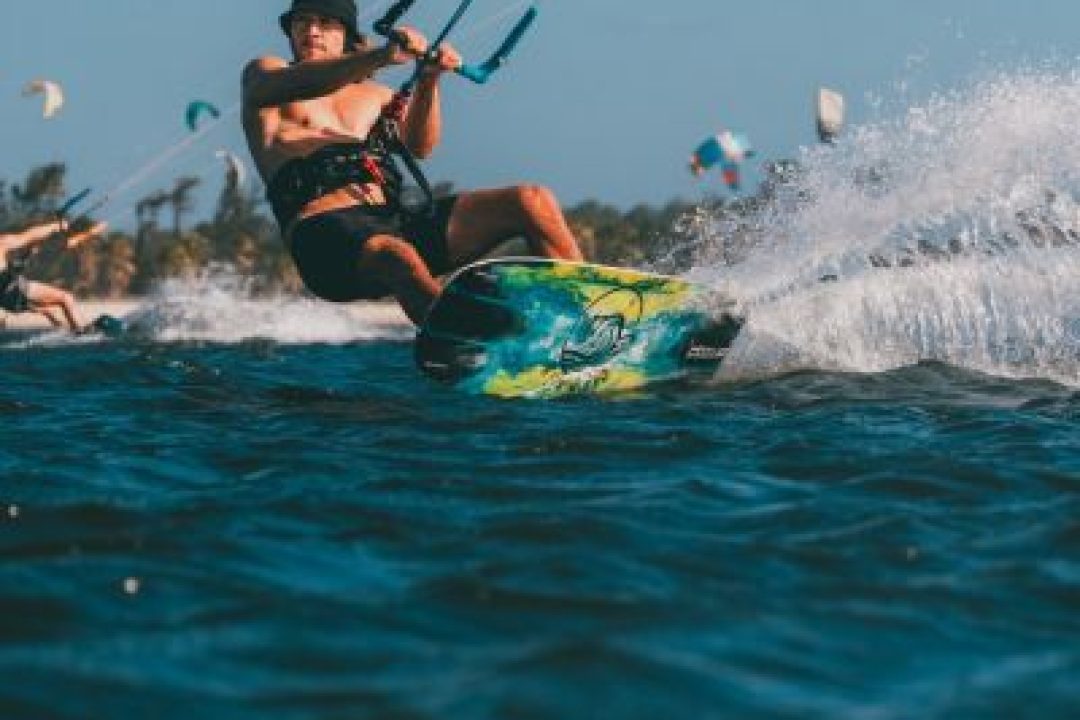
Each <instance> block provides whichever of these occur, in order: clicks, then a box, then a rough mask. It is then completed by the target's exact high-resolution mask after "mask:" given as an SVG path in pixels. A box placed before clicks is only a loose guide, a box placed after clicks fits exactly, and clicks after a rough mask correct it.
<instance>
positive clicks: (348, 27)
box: [280, 0, 363, 45]
mask: <svg viewBox="0 0 1080 720" xmlns="http://www.w3.org/2000/svg"><path fill="white" fill-rule="evenodd" d="M300 12H310V13H314V14H316V15H322V16H323V17H328V18H334V19H335V20H340V21H341V24H342V25H344V26H345V39H346V41H347V42H348V43H349V44H350V45H357V44H360V43H361V42H362V41H363V36H362V35H361V34H360V28H359V27H358V25H357V23H358V20H357V13H356V3H355V2H354V1H353V0H293V4H292V7H291V8H289V10H288V12H285V13H282V15H281V18H280V22H281V30H282V31H283V32H284V33H285V36H286V37H289V36H290V33H289V27H290V26H291V25H292V19H293V15H295V14H296V13H300Z"/></svg>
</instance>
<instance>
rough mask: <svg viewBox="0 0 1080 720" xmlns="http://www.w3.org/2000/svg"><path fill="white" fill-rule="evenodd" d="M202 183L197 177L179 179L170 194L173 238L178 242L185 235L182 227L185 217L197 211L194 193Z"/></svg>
mask: <svg viewBox="0 0 1080 720" xmlns="http://www.w3.org/2000/svg"><path fill="white" fill-rule="evenodd" d="M201 182H202V181H201V180H199V178H197V177H191V176H185V177H182V178H179V179H178V180H177V181H176V185H175V186H174V187H173V190H172V192H171V193H169V204H170V205H172V210H173V237H175V238H176V239H177V240H179V239H180V237H181V236H182V235H183V234H184V233H183V229H182V227H181V220H182V219H183V216H184V215H186V214H187V213H189V212H191V211H192V210H193V209H195V203H194V200H193V199H192V191H193V190H194V189H195V188H196V187H198V186H199V184H200V183H201Z"/></svg>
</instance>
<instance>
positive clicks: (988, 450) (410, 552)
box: [0, 339, 1080, 718]
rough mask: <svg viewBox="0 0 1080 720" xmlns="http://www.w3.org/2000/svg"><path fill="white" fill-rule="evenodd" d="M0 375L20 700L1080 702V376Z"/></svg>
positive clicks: (81, 363) (537, 707)
mask: <svg viewBox="0 0 1080 720" xmlns="http://www.w3.org/2000/svg"><path fill="white" fill-rule="evenodd" d="M0 373H2V376H3V377H4V383H3V386H2V387H0V413H2V418H3V421H2V423H0V438H2V443H0V447H2V448H3V449H2V451H0V477H2V478H3V480H2V485H0V503H2V507H0V509H2V510H3V511H4V518H3V521H2V526H3V531H2V534H0V538H2V543H3V558H4V562H3V564H2V566H0V578H2V580H0V588H2V590H0V635H2V636H3V644H2V645H0V677H2V678H3V680H2V681H0V708H2V710H3V716H4V717H6V718H44V717H70V718H79V717H138V716H142V717H162V718H169V717H176V718H181V717H191V716H192V715H195V714H196V713H197V714H198V715H200V716H203V717H252V718H255V717H271V716H272V717H289V718H291V717H296V718H308V717H320V718H324V717H351V718H363V717H371V718H385V717H403V718H405V717H409V718H413V717H415V718H423V717H472V718H503V717H538V718H539V717H566V718H579V717H580V718H584V717H621V718H655V717H754V716H760V717H807V716H818V717H979V716H982V717H986V716H995V717H1055V716H1062V717H1064V716H1066V715H1067V714H1068V713H1069V712H1070V711H1071V710H1074V709H1075V707H1076V706H1077V703H1078V702H1080V680H1078V678H1080V619H1078V615H1077V608H1078V607H1080V432H1078V431H1077V429H1076V427H1077V420H1078V418H1080V394H1078V393H1077V392H1076V391H1075V390H1074V389H1069V388H1066V387H1062V386H1060V385H1057V384H1054V383H1050V382H1046V381H1039V380H1033V381H1013V380H1002V379H995V378H993V377H988V376H985V375H981V374H978V373H974V372H970V371H963V370H958V369H955V368H951V367H948V366H946V365H941V364H921V365H917V366H914V367H909V368H904V369H900V370H896V371H892V372H887V373H882V374H874V375H854V374H839V373H826V372H802V373H795V374H789V375H783V376H779V377H774V378H771V379H765V380H760V381H754V382H748V383H742V384H736V385H733V386H720V387H696V388H667V389H663V390H658V391H656V392H646V393H642V394H640V395H635V396H629V397H624V398H618V399H595V398H592V399H576V400H569V401H562V402H508V401H496V400H490V399H483V398H474V397H468V396H463V395H459V394H456V393H455V392H453V391H452V390H448V389H445V388H442V387H439V386H436V385H433V384H432V383H431V382H430V381H428V380H426V379H424V378H423V377H421V376H419V375H418V374H417V372H416V371H415V370H414V369H413V368H412V364H411V353H410V345H409V344H408V342H405V341H401V340H395V339H385V340H373V341H367V342H361V343H354V344H345V345H300V346H287V345H285V346H282V345H277V344H274V343H271V342H260V341H253V342H249V343H242V344H238V345H232V346H222V345H217V346H215V345H209V344H204V343H200V344H139V343H133V344H125V343H122V342H121V343H107V344H102V345H98V344H94V345H81V346H78V345H77V346H63V347H31V348H23V349H18V350H7V351H0Z"/></svg>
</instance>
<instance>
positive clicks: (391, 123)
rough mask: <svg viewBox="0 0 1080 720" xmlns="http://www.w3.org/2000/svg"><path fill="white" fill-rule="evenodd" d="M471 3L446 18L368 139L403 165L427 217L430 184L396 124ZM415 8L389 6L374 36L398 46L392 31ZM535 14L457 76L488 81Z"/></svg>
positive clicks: (401, 2)
mask: <svg viewBox="0 0 1080 720" xmlns="http://www.w3.org/2000/svg"><path fill="white" fill-rule="evenodd" d="M472 3H473V0H461V2H460V3H459V4H458V6H457V9H456V10H455V11H454V14H453V15H451V16H450V19H449V20H448V21H447V22H446V25H444V26H443V28H442V30H441V31H439V34H438V36H437V37H436V38H435V40H434V41H433V42H432V43H431V45H430V46H429V47H428V49H427V52H425V53H424V56H423V57H421V58H420V59H419V62H418V63H417V64H416V70H414V71H413V74H412V76H411V77H410V78H409V79H408V80H406V81H405V83H404V84H403V85H402V86H401V87H400V88H399V89H398V91H397V92H396V93H395V94H394V97H393V99H392V100H391V101H390V102H389V104H387V105H386V107H384V108H383V112H382V115H381V116H380V117H379V120H378V121H377V122H376V124H375V128H374V129H373V130H372V136H374V137H376V138H378V141H379V143H380V144H381V145H382V146H383V148H384V149H386V150H387V151H389V152H390V153H392V154H394V155H397V156H398V157H399V158H401V161H402V162H403V163H404V164H405V167H406V168H407V169H408V171H409V174H410V175H412V177H413V179H414V180H415V181H416V184H417V185H419V186H420V190H421V191H422V192H423V193H424V199H425V200H424V209H425V212H426V213H428V214H430V213H431V212H432V210H433V209H434V207H435V195H434V193H433V192H432V189H431V184H430V183H429V182H428V180H427V178H426V177H425V176H424V171H423V170H421V168H420V163H419V162H418V161H417V159H416V158H415V157H413V154H412V153H411V152H410V151H409V148H408V147H407V146H406V145H405V143H404V142H402V140H401V136H400V135H399V134H398V124H399V123H400V122H401V121H402V120H403V119H404V117H405V110H406V108H407V107H408V104H409V98H410V97H411V96H412V92H413V89H414V88H415V87H416V84H417V82H419V80H420V76H421V74H422V73H423V71H424V65H426V64H429V63H432V62H434V60H435V58H436V56H437V55H438V53H439V48H440V47H442V44H443V42H444V41H445V40H446V38H447V36H449V35H450V32H451V31H452V30H453V29H454V28H455V27H456V26H457V24H458V22H460V21H461V18H462V17H463V16H464V15H465V12H466V11H467V10H468V9H469V6H470V5H472ZM415 4H416V0H398V2H396V3H394V4H393V5H391V6H390V8H389V9H388V10H387V11H386V14H384V15H383V16H382V17H381V18H379V19H378V20H377V21H375V23H374V26H373V27H374V29H375V33H376V34H378V35H381V36H382V37H384V38H387V39H388V40H390V41H391V42H400V36H399V34H398V33H397V32H396V30H395V29H394V26H395V25H397V23H398V21H399V20H401V18H402V17H403V16H404V15H405V13H407V12H408V11H409V9H410V8H412V6H413V5H415ZM536 15H537V10H536V8H535V7H530V8H529V10H528V12H526V13H525V15H524V16H523V17H522V18H521V19H520V20H518V22H517V24H516V25H514V27H513V29H512V30H511V31H510V34H509V35H507V36H506V39H505V40H503V42H502V44H501V45H499V47H498V48H497V49H496V50H495V52H494V53H492V55H491V57H489V58H488V59H487V60H485V61H484V62H482V63H480V64H479V65H463V66H461V67H459V68H458V69H457V73H458V74H459V75H461V76H462V77H465V78H468V79H469V80H472V81H473V82H474V83H477V84H480V85H483V84H484V83H486V82H487V81H488V79H489V78H490V77H491V75H492V74H493V73H494V72H495V71H496V70H498V69H499V68H500V67H501V66H502V65H503V63H505V62H506V59H507V58H508V57H509V56H510V53H511V52H512V51H513V49H514V47H516V46H517V44H518V42H519V41H520V40H521V38H522V36H523V35H525V31H526V30H528V29H529V26H530V25H532V23H533V21H534V20H535V19H536Z"/></svg>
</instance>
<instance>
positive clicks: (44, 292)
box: [26, 281, 82, 332]
mask: <svg viewBox="0 0 1080 720" xmlns="http://www.w3.org/2000/svg"><path fill="white" fill-rule="evenodd" d="M26 299H27V300H29V301H30V307H31V309H33V310H34V311H35V312H41V311H42V310H43V309H49V308H53V307H59V308H60V310H61V312H63V313H64V318H65V319H66V320H67V323H68V326H69V327H70V328H71V331H72V332H79V331H80V330H81V329H82V326H81V325H79V321H78V320H77V319H76V317H75V315H76V312H75V298H74V297H73V296H72V294H71V293H69V292H67V291H66V290H61V289H60V288H56V287H53V286H52V285H46V284H45V283H40V282H34V281H31V282H28V283H27V284H26Z"/></svg>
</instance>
